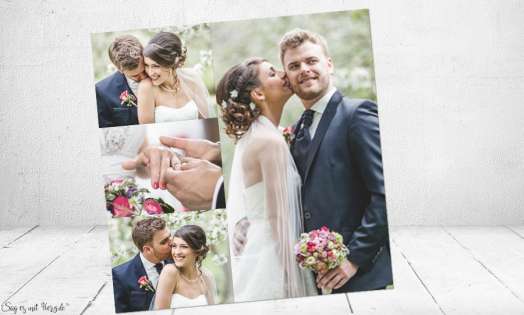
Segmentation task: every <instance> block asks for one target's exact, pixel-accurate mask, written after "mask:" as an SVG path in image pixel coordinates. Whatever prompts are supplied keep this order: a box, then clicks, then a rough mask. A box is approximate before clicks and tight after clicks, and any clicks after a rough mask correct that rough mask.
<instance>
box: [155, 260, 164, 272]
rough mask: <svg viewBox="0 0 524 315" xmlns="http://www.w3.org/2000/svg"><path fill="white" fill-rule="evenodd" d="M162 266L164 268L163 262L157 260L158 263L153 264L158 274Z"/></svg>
mask: <svg viewBox="0 0 524 315" xmlns="http://www.w3.org/2000/svg"><path fill="white" fill-rule="evenodd" d="M162 268H164V264H163V263H161V262H159V263H157V264H155V269H156V271H157V272H158V274H160V272H161V271H162Z"/></svg>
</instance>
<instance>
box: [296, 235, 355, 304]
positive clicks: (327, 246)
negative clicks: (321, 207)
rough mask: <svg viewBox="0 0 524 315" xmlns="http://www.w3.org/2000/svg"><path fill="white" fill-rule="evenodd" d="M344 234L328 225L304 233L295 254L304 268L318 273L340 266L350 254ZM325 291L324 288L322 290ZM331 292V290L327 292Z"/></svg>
mask: <svg viewBox="0 0 524 315" xmlns="http://www.w3.org/2000/svg"><path fill="white" fill-rule="evenodd" d="M343 241H344V240H343V238H342V235H340V234H339V233H337V232H334V231H330V230H329V229H328V228H327V227H326V226H323V227H321V228H320V229H318V230H313V231H311V232H309V233H302V234H301V235H300V240H299V241H298V243H297V244H296V245H295V256H296V259H297V262H298V264H299V265H300V267H301V268H303V269H309V270H312V271H314V272H316V273H320V272H326V271H328V270H331V269H334V268H336V267H338V266H339V265H340V264H341V263H342V262H343V261H344V259H345V258H346V256H347V255H348V254H349V250H348V248H347V247H346V245H344V242H343ZM322 292H323V293H324V289H323V291H322ZM326 293H327V294H329V293H330V292H326Z"/></svg>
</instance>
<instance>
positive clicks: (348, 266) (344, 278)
mask: <svg viewBox="0 0 524 315" xmlns="http://www.w3.org/2000/svg"><path fill="white" fill-rule="evenodd" d="M357 271H358V266H357V265H355V264H353V263H352V262H350V261H349V260H347V259H345V260H344V261H343V262H342V264H340V266H338V267H337V268H334V269H331V270H329V271H327V272H324V273H319V274H318V275H317V286H318V287H319V288H325V289H338V288H340V287H341V286H343V285H344V284H346V282H348V281H349V279H351V278H352V277H353V276H354V275H355V274H356V273H357Z"/></svg>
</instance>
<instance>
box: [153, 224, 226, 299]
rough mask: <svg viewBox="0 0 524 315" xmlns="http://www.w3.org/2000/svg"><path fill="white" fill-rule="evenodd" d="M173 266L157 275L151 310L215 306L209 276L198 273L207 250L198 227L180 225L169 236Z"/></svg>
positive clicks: (167, 266)
mask: <svg viewBox="0 0 524 315" xmlns="http://www.w3.org/2000/svg"><path fill="white" fill-rule="evenodd" d="M171 244H172V245H171V247H172V250H171V254H172V255H173V260H174V264H166V265H165V267H164V268H163V269H162V272H161V273H160V278H159V279H158V285H157V288H156V296H155V300H154V309H166V308H175V307H176V308H178V307H188V306H199V305H211V304H215V293H216V285H215V280H214V278H213V275H212V274H211V272H209V271H207V270H205V269H202V268H201V266H202V261H203V260H204V258H205V257H206V254H207V252H208V250H209V248H208V247H207V245H206V234H205V232H204V230H203V229H202V228H201V227H200V226H198V225H184V226H182V227H181V228H179V229H178V230H177V231H176V232H175V234H174V235H173V239H172V243H171Z"/></svg>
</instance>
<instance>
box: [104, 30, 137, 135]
mask: <svg viewBox="0 0 524 315" xmlns="http://www.w3.org/2000/svg"><path fill="white" fill-rule="evenodd" d="M108 53H109V59H111V62H112V63H113V64H114V65H115V67H116V68H117V69H118V70H117V71H115V73H113V74H112V75H110V76H108V77H107V78H105V79H103V80H101V81H99V82H98V83H97V84H96V85H95V90H96V104H97V110H98V126H99V127H100V128H105V127H115V126H127V125H136V124H138V115H137V98H136V91H137V89H138V83H139V82H140V81H141V80H143V79H145V78H146V73H145V71H144V70H145V67H144V58H143V57H142V44H141V43H140V41H139V40H138V39H137V38H136V37H134V36H131V35H123V36H120V37H117V38H115V39H114V40H113V42H112V43H111V45H110V46H109V49H108Z"/></svg>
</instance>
